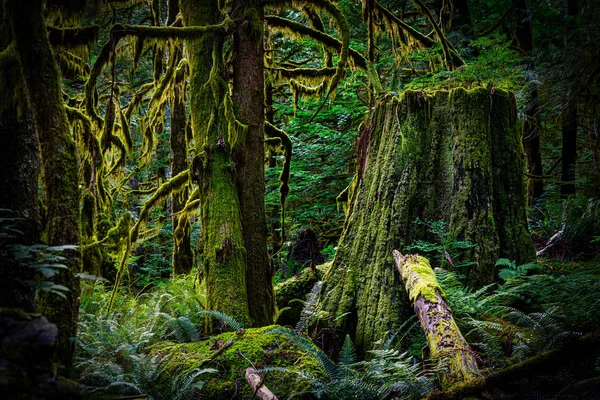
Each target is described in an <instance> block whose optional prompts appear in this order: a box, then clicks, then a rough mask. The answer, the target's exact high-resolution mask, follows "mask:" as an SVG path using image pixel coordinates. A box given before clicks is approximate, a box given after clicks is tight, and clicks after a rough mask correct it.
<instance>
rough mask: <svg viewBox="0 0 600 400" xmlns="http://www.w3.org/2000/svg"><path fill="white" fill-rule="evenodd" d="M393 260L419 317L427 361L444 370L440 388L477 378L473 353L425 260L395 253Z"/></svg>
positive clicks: (477, 371) (415, 256)
mask: <svg viewBox="0 0 600 400" xmlns="http://www.w3.org/2000/svg"><path fill="white" fill-rule="evenodd" d="M394 261H395V262H396V267H397V268H398V272H399V273H400V276H401V277H402V281H403V282H404V285H405V287H406V290H407V292H408V297H409V298H410V300H411V301H412V303H413V307H414V309H415V313H416V314H417V316H418V317H419V322H420V324H421V328H422V329H423V332H424V333H425V337H426V338H427V345H428V346H429V351H430V353H431V358H433V359H434V360H437V361H438V362H440V364H441V365H442V366H443V367H444V369H445V370H446V372H444V374H443V378H442V386H449V385H450V384H452V383H454V382H457V381H469V380H472V379H474V378H476V377H478V376H479V370H478V368H477V361H476V360H475V356H474V354H475V353H474V352H473V350H471V347H470V346H469V344H468V343H467V341H466V340H465V338H464V337H463V335H462V333H461V332H460V329H459V328H458V325H456V322H455V321H454V318H453V317H452V312H451V311H450V307H449V306H448V303H446V300H445V299H444V292H443V290H442V288H441V287H440V285H439V283H438V282H437V279H436V277H435V272H433V269H432V268H431V266H430V265H429V261H428V260H427V259H426V258H425V257H420V256H417V255H406V256H405V255H402V254H400V252H398V251H397V250H394Z"/></svg>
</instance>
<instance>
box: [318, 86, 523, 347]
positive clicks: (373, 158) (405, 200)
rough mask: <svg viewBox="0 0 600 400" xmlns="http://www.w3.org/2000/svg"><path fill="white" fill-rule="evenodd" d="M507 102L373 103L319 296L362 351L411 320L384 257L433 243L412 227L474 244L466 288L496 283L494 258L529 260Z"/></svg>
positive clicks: (456, 92) (473, 95)
mask: <svg viewBox="0 0 600 400" xmlns="http://www.w3.org/2000/svg"><path fill="white" fill-rule="evenodd" d="M515 114H516V113H515V103H514V97H513V96H512V94H509V93H507V92H504V91H501V90H497V89H496V90H488V89H485V88H475V89H472V90H469V91H467V90H465V89H463V88H457V89H453V90H451V91H450V92H445V91H440V92H436V93H434V94H432V95H427V94H424V93H420V92H413V91H408V92H405V93H404V95H403V96H402V97H401V98H400V99H398V98H395V97H391V96H387V97H384V98H381V99H379V101H378V103H377V105H376V107H375V110H374V112H373V114H372V118H371V119H370V121H368V123H367V124H366V126H365V127H364V128H363V130H362V132H361V133H360V136H359V139H358V144H357V151H358V154H357V174H356V176H355V179H354V180H353V182H352V183H351V185H350V187H349V188H348V190H347V192H346V194H347V196H348V197H347V198H348V201H347V204H346V210H347V218H346V222H345V226H344V231H343V233H342V237H341V239H340V243H339V246H338V252H337V254H336V257H335V260H334V262H333V266H332V268H331V269H330V271H329V273H328V275H327V277H326V278H325V280H326V286H325V288H324V290H323V291H322V292H321V293H323V295H322V297H323V298H322V301H323V309H324V310H328V311H331V312H332V313H333V314H334V315H335V316H339V315H342V314H344V313H348V312H350V315H348V316H346V317H345V318H343V319H341V320H340V324H342V325H344V327H345V328H346V329H349V331H354V332H355V343H356V344H357V345H358V346H359V347H362V348H363V349H366V350H368V349H369V348H370V347H371V346H372V344H373V343H374V342H375V341H377V340H379V339H381V338H383V337H385V336H386V335H388V334H389V333H390V332H391V333H393V332H394V330H395V329H397V328H398V327H399V325H400V323H401V322H402V321H404V319H405V318H406V316H407V315H408V313H409V312H410V308H409V305H408V298H407V296H406V294H405V292H404V290H403V288H402V285H401V283H400V276H399V274H398V272H397V271H396V269H395V268H393V258H392V249H394V248H396V249H399V250H400V251H402V249H403V248H404V246H406V245H410V244H412V243H413V242H414V241H415V240H417V239H424V240H431V239H432V238H429V237H427V235H426V233H425V232H424V228H423V227H422V226H421V225H419V224H416V223H415V219H416V218H417V217H418V218H420V219H431V220H444V221H447V222H448V223H449V229H450V232H451V233H452V236H453V237H454V238H456V239H458V240H466V241H471V242H473V243H475V244H477V245H478V247H477V248H475V249H473V250H472V253H471V254H467V256H469V258H470V259H472V260H473V261H477V266H475V267H471V268H470V269H469V270H468V271H464V273H465V274H466V276H467V278H468V280H469V282H470V283H471V284H472V285H473V286H481V285H484V284H487V283H490V282H492V281H493V280H494V278H495V269H494V265H495V262H496V260H497V259H498V258H499V257H506V258H509V259H512V260H516V261H517V262H518V263H520V262H523V261H526V260H529V259H531V258H533V257H534V256H535V252H534V248H533V244H532V242H531V239H530V237H529V234H528V232H527V222H526V218H525V187H524V180H523V171H524V165H523V160H522V158H521V154H522V147H521V144H520V140H519V132H518V130H517V127H516V126H515V120H516V116H515Z"/></svg>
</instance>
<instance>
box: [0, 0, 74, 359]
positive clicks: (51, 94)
mask: <svg viewBox="0 0 600 400" xmlns="http://www.w3.org/2000/svg"><path fill="white" fill-rule="evenodd" d="M43 3H44V2H43V1H42V0H32V1H26V2H23V1H18V0H10V1H6V2H5V7H6V10H7V11H8V15H9V17H10V21H11V25H12V30H13V35H14V38H15V43H16V46H17V51H18V53H19V56H20V60H21V69H22V73H23V77H24V81H25V86H26V91H27V96H28V98H29V104H30V106H31V109H32V111H33V117H34V121H35V126H36V130H37V135H38V140H39V143H40V154H41V159H42V182H43V184H44V189H45V196H46V202H45V203H46V218H45V222H46V226H45V229H44V230H45V240H46V242H47V243H48V244H49V245H66V244H69V245H78V244H79V238H80V224H79V188H78V178H77V170H78V162H77V156H76V149H75V141H74V140H73V137H72V135H71V129H70V126H69V123H68V120H67V115H66V112H65V108H64V105H63V101H62V92H61V87H60V76H59V73H58V67H57V64H56V60H55V59H54V55H53V53H52V49H51V47H50V42H49V40H48V33H47V31H46V26H45V21H44V16H43ZM63 256H65V257H67V260H66V261H65V263H66V264H67V266H68V267H69V268H68V269H65V270H62V271H61V272H60V274H59V275H58V278H57V279H56V280H55V283H57V284H60V285H63V286H66V287H67V288H68V289H69V292H67V293H66V294H65V296H66V298H62V297H59V296H57V295H55V294H47V295H44V296H42V298H41V301H40V308H39V311H40V312H41V313H42V314H44V315H45V316H46V317H47V318H48V320H49V321H50V322H53V323H55V324H56V325H57V326H58V331H59V337H58V346H57V349H58V357H59V360H60V362H61V363H62V364H63V365H65V366H66V367H67V368H70V365H71V362H72V357H73V342H72V341H71V340H70V338H71V337H75V336H76V334H77V316H78V312H79V291H80V289H79V280H78V279H77V278H75V277H74V276H73V274H74V273H77V272H79V271H80V270H81V265H80V264H81V257H80V252H79V251H69V252H63Z"/></svg>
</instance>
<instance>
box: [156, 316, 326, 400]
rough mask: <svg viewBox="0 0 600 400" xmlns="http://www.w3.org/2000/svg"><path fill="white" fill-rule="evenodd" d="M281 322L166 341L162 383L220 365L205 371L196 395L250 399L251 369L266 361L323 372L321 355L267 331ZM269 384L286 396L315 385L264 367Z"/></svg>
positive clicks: (161, 348)
mask: <svg viewBox="0 0 600 400" xmlns="http://www.w3.org/2000/svg"><path fill="white" fill-rule="evenodd" d="M277 327H278V326H277V325H272V326H266V327H262V328H251V329H246V330H240V331H238V332H227V333H222V334H220V335H217V336H215V337H213V338H212V339H210V340H204V341H200V342H196V343H185V344H175V343H161V344H159V345H157V346H155V348H154V349H153V350H152V356H157V357H158V358H162V362H161V370H162V371H163V372H162V374H161V377H160V380H159V381H158V382H157V385H158V386H159V387H160V386H161V385H162V386H165V387H168V385H171V384H172V382H173V380H174V379H175V377H177V376H182V375H191V374H192V373H193V371H194V370H195V369H198V368H199V369H203V368H214V369H216V370H217V372H216V373H212V374H203V375H202V376H201V377H200V378H199V379H200V380H202V381H204V386H203V387H202V389H201V390H199V391H197V392H196V393H195V395H196V397H195V398H201V399H211V400H220V399H227V400H229V399H249V398H251V397H252V395H253V392H252V389H251V388H250V386H249V385H248V384H247V383H246V378H245V374H246V369H247V368H249V367H252V368H253V369H255V370H258V371H260V369H261V368H265V367H281V368H285V369H288V370H291V371H296V372H300V371H303V372H306V373H308V374H312V375H314V376H319V375H320V374H322V372H321V369H320V368H319V366H318V365H319V364H318V360H316V359H315V358H314V357H313V356H311V355H310V354H308V353H305V352H302V351H301V350H299V349H298V348H296V347H295V346H294V345H293V344H291V343H290V342H289V340H288V339H287V337H286V336H285V335H282V334H267V333H268V332H270V331H272V330H273V329H275V328H277ZM260 376H261V378H262V381H263V383H264V385H266V386H267V387H268V388H269V389H270V390H271V391H272V392H273V393H274V394H276V395H277V396H279V397H280V398H282V397H285V398H287V397H288V396H289V395H291V394H292V393H295V392H302V391H305V390H307V389H308V388H309V386H308V384H307V383H306V381H303V380H299V379H297V377H296V376H295V375H293V374H292V375H290V374H289V373H285V372H279V371H270V372H264V371H262V372H260Z"/></svg>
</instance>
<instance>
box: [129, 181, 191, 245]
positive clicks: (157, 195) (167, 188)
mask: <svg viewBox="0 0 600 400" xmlns="http://www.w3.org/2000/svg"><path fill="white" fill-rule="evenodd" d="M188 181H189V170H185V171H183V172H181V173H179V174H177V175H175V176H174V177H172V178H171V179H169V180H168V181H167V182H165V183H163V184H162V185H160V186H159V187H158V189H156V192H154V194H153V195H152V196H151V197H150V198H149V199H148V200H146V202H145V203H144V207H143V208H142V211H140V216H139V218H138V220H137V221H136V223H135V225H134V226H133V228H131V241H132V242H135V241H136V240H137V238H138V234H139V230H140V226H141V224H142V222H144V221H145V220H146V218H147V217H148V213H149V212H150V210H151V209H152V207H154V206H155V205H156V204H157V203H158V202H159V201H160V200H163V199H165V198H167V197H168V196H169V195H170V194H171V193H173V192H174V191H176V190H178V189H180V188H181V187H183V186H184V185H185V184H187V183H188Z"/></svg>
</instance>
